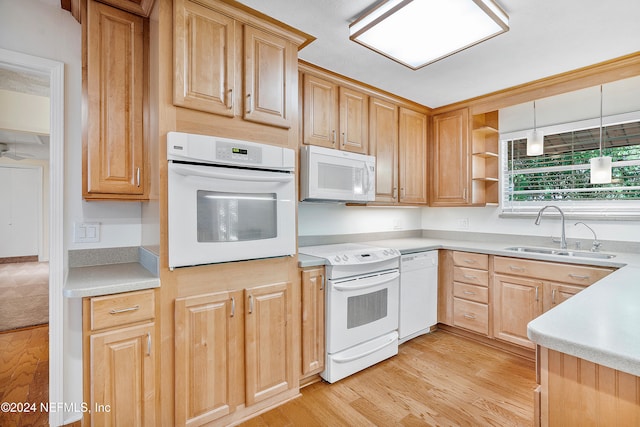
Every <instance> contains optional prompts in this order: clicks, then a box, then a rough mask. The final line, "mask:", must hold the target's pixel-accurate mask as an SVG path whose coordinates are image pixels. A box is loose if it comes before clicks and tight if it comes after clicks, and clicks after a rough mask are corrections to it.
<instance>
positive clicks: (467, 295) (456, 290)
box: [453, 282, 489, 304]
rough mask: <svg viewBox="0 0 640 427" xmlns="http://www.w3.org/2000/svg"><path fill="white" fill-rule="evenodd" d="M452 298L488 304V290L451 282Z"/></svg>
mask: <svg viewBox="0 0 640 427" xmlns="http://www.w3.org/2000/svg"><path fill="white" fill-rule="evenodd" d="M453 296H454V297H456V298H462V299H466V300H469V301H476V302H481V303H485V304H488V303H489V288H485V287H483V286H475V285H469V284H467V283H460V282H453Z"/></svg>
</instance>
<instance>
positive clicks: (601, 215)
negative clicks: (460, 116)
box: [499, 111, 640, 220]
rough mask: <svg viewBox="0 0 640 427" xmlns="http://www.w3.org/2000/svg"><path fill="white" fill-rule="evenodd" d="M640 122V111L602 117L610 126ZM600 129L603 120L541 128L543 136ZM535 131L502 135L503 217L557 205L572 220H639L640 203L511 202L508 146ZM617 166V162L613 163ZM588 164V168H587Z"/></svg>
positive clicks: (517, 215)
mask: <svg viewBox="0 0 640 427" xmlns="http://www.w3.org/2000/svg"><path fill="white" fill-rule="evenodd" d="M634 121H640V111H632V112H628V113H622V114H615V115H611V116H606V117H603V118H602V125H603V126H605V127H606V126H611V125H616V124H622V123H629V122H634ZM598 127H600V118H599V117H597V118H593V119H586V120H578V121H572V122H567V123H560V124H555V125H550V126H541V127H538V128H537V129H538V130H541V131H542V132H543V133H544V135H553V134H560V133H565V132H572V131H581V130H585V129H593V128H598ZM532 130H533V129H532V128H531V129H523V130H519V131H514V132H505V133H501V134H500V153H499V154H500V171H499V178H500V197H499V206H500V216H501V217H522V216H534V215H536V214H537V213H538V211H539V210H540V209H541V208H543V207H544V206H547V205H557V206H558V207H560V208H561V209H562V210H563V212H564V213H565V215H566V216H567V217H570V218H585V219H616V220H637V219H640V200H572V201H563V200H558V201H539V202H523V201H519V202H513V201H509V200H508V193H507V191H508V187H509V180H508V179H507V176H508V175H507V174H508V161H509V159H508V158H507V153H508V144H509V143H510V141H512V140H517V139H523V138H526V137H527V134H529V133H530V132H531V131H532ZM614 164H615V163H614ZM588 167H589V165H587V168H588Z"/></svg>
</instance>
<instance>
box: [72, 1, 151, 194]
mask: <svg viewBox="0 0 640 427" xmlns="http://www.w3.org/2000/svg"><path fill="white" fill-rule="evenodd" d="M83 32H84V39H85V43H84V46H83V48H84V51H85V52H84V59H85V61H86V63H85V66H86V75H85V79H84V81H85V85H86V95H87V122H86V136H85V138H84V146H85V150H83V156H84V162H83V166H84V170H83V175H84V180H83V190H84V191H83V196H84V197H85V198H87V199H91V198H104V197H103V196H102V195H105V194H106V195H111V196H106V197H107V198H114V197H113V195H134V196H136V197H134V198H137V199H142V198H144V197H145V183H144V179H145V173H144V149H143V144H144V141H143V138H144V132H143V126H144V124H143V109H144V92H145V91H144V85H145V84H146V82H147V79H146V77H145V59H144V57H145V52H144V46H145V41H144V21H143V18H141V17H140V16H136V15H132V14H130V13H128V12H124V11H122V10H118V9H114V8H112V7H110V6H107V5H105V4H102V3H97V2H95V1H88V2H87V22H86V25H84V26H83ZM125 198H126V197H125Z"/></svg>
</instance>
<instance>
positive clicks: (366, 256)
mask: <svg viewBox="0 0 640 427" xmlns="http://www.w3.org/2000/svg"><path fill="white" fill-rule="evenodd" d="M398 256H400V251H398V250H396V249H376V250H373V251H371V252H344V253H336V254H333V255H330V256H328V257H326V259H327V261H329V263H330V264H332V265H353V264H368V263H372V262H378V261H384V260H387V259H391V258H395V257H398Z"/></svg>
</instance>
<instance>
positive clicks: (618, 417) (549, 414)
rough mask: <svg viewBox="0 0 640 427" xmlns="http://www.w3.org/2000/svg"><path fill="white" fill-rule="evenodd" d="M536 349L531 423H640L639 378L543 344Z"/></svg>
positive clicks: (547, 426)
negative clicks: (537, 374) (536, 375)
mask: <svg viewBox="0 0 640 427" xmlns="http://www.w3.org/2000/svg"><path fill="white" fill-rule="evenodd" d="M538 351H539V357H538V363H539V366H538V369H539V372H540V379H539V380H540V387H538V389H537V396H536V398H535V402H536V405H539V406H536V408H535V409H536V410H535V412H536V414H539V418H536V420H535V423H534V424H535V425H537V426H543V427H549V426H602V427H606V426H638V425H640V377H638V376H635V375H632V374H629V373H626V372H622V371H618V370H615V369H612V368H609V367H606V366H603V365H599V364H596V363H593V362H589V361H587V360H584V359H581V358H578V357H575V356H571V355H568V354H565V353H560V352H557V351H554V350H550V349H547V348H544V347H540V348H539V349H538Z"/></svg>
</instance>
